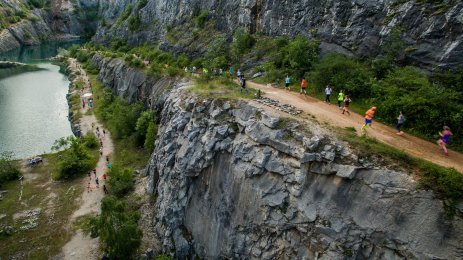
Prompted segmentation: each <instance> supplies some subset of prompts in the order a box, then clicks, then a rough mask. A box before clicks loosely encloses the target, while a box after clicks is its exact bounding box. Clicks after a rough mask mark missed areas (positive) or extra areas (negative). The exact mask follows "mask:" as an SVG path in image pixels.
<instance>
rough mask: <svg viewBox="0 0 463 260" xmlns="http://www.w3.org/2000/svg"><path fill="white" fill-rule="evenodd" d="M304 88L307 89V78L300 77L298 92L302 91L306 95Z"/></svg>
mask: <svg viewBox="0 0 463 260" xmlns="http://www.w3.org/2000/svg"><path fill="white" fill-rule="evenodd" d="M306 89H307V80H305V78H304V77H302V81H301V93H300V94H302V92H304V95H307V91H306Z"/></svg>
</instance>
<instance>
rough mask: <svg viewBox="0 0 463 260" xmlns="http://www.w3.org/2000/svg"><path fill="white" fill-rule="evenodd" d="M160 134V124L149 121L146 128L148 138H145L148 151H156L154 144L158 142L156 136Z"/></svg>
mask: <svg viewBox="0 0 463 260" xmlns="http://www.w3.org/2000/svg"><path fill="white" fill-rule="evenodd" d="M157 134H158V126H157V125H156V123H154V122H149V125H148V129H147V130H146V138H145V145H144V146H145V148H146V150H148V152H150V153H151V152H153V151H154V145H155V142H156V137H157Z"/></svg>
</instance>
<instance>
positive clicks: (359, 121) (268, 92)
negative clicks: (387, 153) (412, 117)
mask: <svg viewBox="0 0 463 260" xmlns="http://www.w3.org/2000/svg"><path fill="white" fill-rule="evenodd" d="M247 85H248V86H249V87H252V88H255V89H260V90H262V91H264V93H265V94H264V96H266V97H268V98H271V99H275V100H278V101H280V102H281V103H284V104H290V105H293V106H295V107H297V108H298V109H301V110H303V111H304V112H307V113H309V114H311V115H313V116H315V117H316V119H317V120H318V121H320V122H326V123H328V124H330V125H333V126H338V127H355V129H357V133H360V128H361V126H362V125H363V123H364V117H363V115H359V114H356V113H352V112H351V115H347V114H345V115H343V114H341V111H340V110H339V108H338V107H337V105H334V104H327V103H325V102H323V101H320V100H318V99H315V98H313V97H310V96H304V95H301V94H299V93H298V92H290V91H287V90H283V89H278V88H274V87H271V86H267V85H263V84H257V83H254V82H251V81H248V82H247ZM333 98H336V97H334V96H333V97H332V99H333ZM354 102H355V101H354ZM379 109H381V108H379ZM405 130H406V129H405ZM367 135H368V136H370V137H373V138H376V139H377V140H378V141H380V142H382V143H385V144H388V145H391V146H393V147H396V148H398V149H400V150H403V151H404V152H406V153H408V154H410V155H412V156H414V157H418V158H421V159H425V160H428V161H431V162H433V163H435V164H438V165H441V166H445V167H453V168H455V169H456V170H458V171H459V172H462V173H463V154H461V153H458V152H455V151H451V150H449V154H450V156H445V155H444V154H443V153H442V152H441V151H440V149H439V147H438V146H437V144H436V143H432V142H429V141H425V140H423V139H420V138H418V137H415V136H412V135H409V134H404V135H402V136H398V135H397V134H396V130H395V129H393V128H391V127H389V126H386V125H384V124H381V123H378V122H373V124H372V127H371V128H368V130H367Z"/></svg>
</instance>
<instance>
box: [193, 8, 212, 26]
mask: <svg viewBox="0 0 463 260" xmlns="http://www.w3.org/2000/svg"><path fill="white" fill-rule="evenodd" d="M208 17H209V12H208V11H202V12H201V13H200V14H199V15H198V16H196V17H195V18H194V21H195V23H196V26H198V27H200V28H202V27H203V26H204V24H205V23H206V21H207V18H208Z"/></svg>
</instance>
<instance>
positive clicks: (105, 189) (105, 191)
mask: <svg viewBox="0 0 463 260" xmlns="http://www.w3.org/2000/svg"><path fill="white" fill-rule="evenodd" d="M103 191H104V193H105V194H108V189H107V188H106V185H105V184H103Z"/></svg>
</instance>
